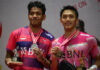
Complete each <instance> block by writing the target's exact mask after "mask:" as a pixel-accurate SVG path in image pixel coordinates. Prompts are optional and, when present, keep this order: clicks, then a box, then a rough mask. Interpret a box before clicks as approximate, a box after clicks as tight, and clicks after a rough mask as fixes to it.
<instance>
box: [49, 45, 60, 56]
mask: <svg viewBox="0 0 100 70" xmlns="http://www.w3.org/2000/svg"><path fill="white" fill-rule="evenodd" d="M59 50H60V49H59V47H58V46H55V47H53V48H52V49H51V54H54V55H56V54H57V52H58V51H59Z"/></svg>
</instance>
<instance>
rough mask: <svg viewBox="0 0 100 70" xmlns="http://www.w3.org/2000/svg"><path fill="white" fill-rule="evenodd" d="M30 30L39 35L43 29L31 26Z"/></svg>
mask: <svg viewBox="0 0 100 70" xmlns="http://www.w3.org/2000/svg"><path fill="white" fill-rule="evenodd" d="M30 28H31V30H32V32H33V33H38V32H39V31H40V29H41V26H40V27H33V26H32V25H30Z"/></svg>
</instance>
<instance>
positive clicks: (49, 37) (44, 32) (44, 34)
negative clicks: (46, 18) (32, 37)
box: [41, 29, 54, 40]
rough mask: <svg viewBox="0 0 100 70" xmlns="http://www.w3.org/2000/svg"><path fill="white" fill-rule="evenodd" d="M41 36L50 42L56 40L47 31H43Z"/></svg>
mask: <svg viewBox="0 0 100 70" xmlns="http://www.w3.org/2000/svg"><path fill="white" fill-rule="evenodd" d="M41 35H42V36H43V37H45V38H48V39H50V40H54V36H53V35H52V34H51V33H50V32H48V31H47V30H45V29H43V33H42V34H41Z"/></svg>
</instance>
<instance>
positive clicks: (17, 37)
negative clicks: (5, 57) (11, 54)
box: [7, 26, 54, 70]
mask: <svg viewBox="0 0 100 70" xmlns="http://www.w3.org/2000/svg"><path fill="white" fill-rule="evenodd" d="M30 31H31V30H30V28H29V27H28V26H26V27H22V28H19V29H17V30H15V31H13V32H12V33H11V35H10V38H9V41H8V45H7V50H8V51H13V50H14V49H15V48H16V49H17V51H18V53H19V55H20V58H21V61H22V62H23V66H21V67H16V68H15V69H14V70H43V68H44V66H43V64H42V63H41V62H39V61H38V60H37V59H36V56H35V55H34V52H33V50H32V49H31V46H32V45H33V41H32V37H31V34H30ZM53 40H54V36H53V35H51V34H50V33H49V32H47V31H46V30H44V29H42V33H41V35H40V37H39V39H38V41H37V45H38V48H40V49H41V50H42V51H43V56H44V57H47V55H48V52H49V50H50V48H51V43H52V41H53Z"/></svg>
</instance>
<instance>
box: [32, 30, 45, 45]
mask: <svg viewBox="0 0 100 70" xmlns="http://www.w3.org/2000/svg"><path fill="white" fill-rule="evenodd" d="M42 32H43V30H42V29H40V31H39V32H38V33H37V36H36V37H35V34H34V33H33V32H32V31H31V32H30V33H31V37H32V41H33V44H36V43H37V40H38V39H39V37H40V35H41V33H42Z"/></svg>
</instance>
